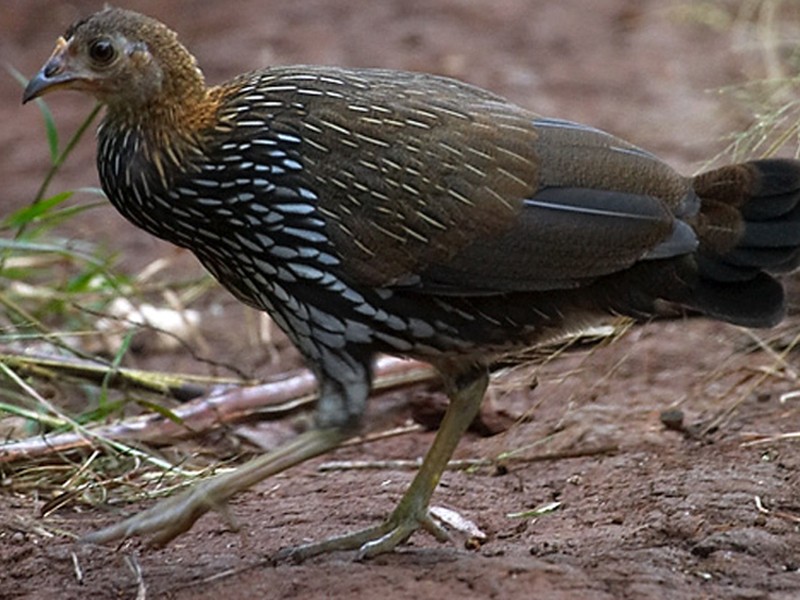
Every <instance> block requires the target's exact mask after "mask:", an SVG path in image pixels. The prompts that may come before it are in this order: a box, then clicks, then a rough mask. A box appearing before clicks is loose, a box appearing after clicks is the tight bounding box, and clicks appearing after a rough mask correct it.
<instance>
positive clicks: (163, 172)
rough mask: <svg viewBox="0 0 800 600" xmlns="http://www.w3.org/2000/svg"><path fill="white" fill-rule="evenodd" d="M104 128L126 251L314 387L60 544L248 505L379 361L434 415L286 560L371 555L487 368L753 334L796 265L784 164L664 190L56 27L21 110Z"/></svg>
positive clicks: (504, 138)
mask: <svg viewBox="0 0 800 600" xmlns="http://www.w3.org/2000/svg"><path fill="white" fill-rule="evenodd" d="M56 90H76V91H79V92H82V93H85V94H88V95H90V96H93V97H94V98H95V99H97V100H98V101H99V102H100V103H102V104H104V105H105V107H106V108H105V113H104V117H103V120H102V122H101V125H100V127H99V131H98V141H97V168H98V172H99V177H100V181H101V185H102V188H103V190H104V191H105V194H106V196H107V197H108V200H109V201H110V202H111V204H112V205H113V206H114V207H116V209H117V210H118V211H119V212H120V213H121V214H122V215H123V216H124V217H126V218H127V219H128V220H129V221H130V222H131V223H133V224H134V225H135V226H137V227H139V228H141V229H143V230H145V231H147V232H149V233H150V234H152V235H155V236H157V237H159V238H162V239H164V240H167V241H169V242H172V243H173V244H176V245H177V246H180V247H183V248H187V249H189V250H190V251H192V252H193V253H194V254H195V255H196V256H197V258H198V259H199V261H200V262H201V263H202V264H203V265H204V266H205V268H206V269H207V270H208V271H209V272H210V273H211V274H212V275H213V276H214V277H215V278H216V279H217V280H218V281H219V283H220V284H222V286H223V287H225V288H227V289H228V290H229V291H230V292H231V293H232V294H233V295H234V296H235V297H236V298H238V299H239V300H241V301H242V302H244V303H245V304H247V305H249V306H251V307H254V308H256V309H258V310H261V311H265V312H267V313H268V314H269V315H270V316H271V317H272V319H274V321H275V322H276V323H277V324H278V325H279V326H280V327H281V328H282V329H283V331H284V332H285V333H286V334H287V335H288V337H289V338H290V339H291V341H292V343H293V344H294V345H295V346H296V347H297V349H298V350H299V351H300V353H301V354H302V356H303V358H304V359H305V361H306V363H307V364H308V366H309V368H310V369H311V370H312V372H313V373H314V375H315V377H316V379H317V383H318V393H319V399H318V404H317V408H316V412H315V416H314V424H313V426H312V427H311V428H310V429H309V430H308V431H306V432H304V433H300V434H298V435H297V436H296V437H295V438H293V439H292V440H291V441H289V442H287V443H286V444H284V445H282V446H280V447H278V448H277V449H275V450H273V451H271V452H268V453H266V454H264V455H261V456H258V457H256V458H254V459H251V461H250V462H248V463H245V464H243V465H242V466H240V467H238V469H237V470H234V471H233V472H230V473H226V474H223V475H219V476H217V477H216V478H212V479H210V480H207V481H205V482H202V483H201V484H199V485H198V486H196V487H194V488H192V489H190V490H188V491H186V492H184V493H182V494H179V495H176V496H173V497H171V498H168V499H166V500H163V501H161V502H159V503H157V504H155V505H154V506H152V507H150V508H149V509H147V510H145V511H143V512H141V513H139V514H136V515H133V516H131V517H129V518H128V519H126V520H123V521H121V522H118V523H115V524H112V525H110V526H107V527H106V528H104V529H101V530H99V531H95V532H93V533H90V534H89V535H88V536H86V537H85V538H84V539H85V540H86V541H89V542H93V543H108V542H111V541H118V540H123V539H126V538H128V537H131V536H150V539H151V541H152V542H153V543H156V544H165V543H167V542H169V541H170V540H171V539H173V538H175V537H176V536H178V535H180V534H182V533H183V532H185V531H186V530H188V529H189V528H190V527H191V526H192V525H193V523H194V522H195V521H196V520H197V519H198V518H200V517H201V516H202V515H203V514H204V513H206V512H208V511H210V510H215V511H219V512H222V513H223V514H224V513H225V511H226V505H227V501H228V500H229V499H230V498H231V497H232V496H233V495H235V494H237V493H240V492H242V491H244V490H246V489H248V488H250V487H251V486H253V485H254V484H256V483H257V482H259V481H261V480H263V479H264V478H266V477H269V476H271V475H273V474H275V473H277V472H280V471H283V470H285V469H287V468H289V467H291V466H293V465H296V464H298V463H300V462H303V461H305V460H307V459H309V458H311V457H314V456H317V455H320V454H322V453H324V452H328V451H330V450H332V449H334V448H336V447H337V446H339V445H340V444H341V443H342V442H343V441H345V440H346V439H348V438H350V437H352V436H353V435H355V434H357V433H358V431H359V428H360V427H361V425H362V416H363V413H364V410H365V405H366V402H367V399H368V396H369V393H370V389H371V385H372V364H373V360H374V358H375V357H376V355H377V354H379V353H387V354H394V355H398V356H403V357H411V358H415V359H419V360H422V361H426V362H428V363H429V364H431V365H432V366H433V367H434V368H435V369H436V370H437V371H438V373H439V375H440V377H441V380H442V384H443V389H444V390H445V393H446V394H447V396H448V398H449V406H448V409H447V411H446V414H445V416H444V418H443V420H442V422H441V425H440V427H439V430H438V432H437V433H436V435H435V437H434V440H433V442H432V445H431V447H430V449H429V450H428V452H427V454H426V456H425V458H424V460H423V462H422V464H421V467H420V469H419V471H418V472H417V474H416V475H415V477H414V479H413V480H412V482H411V483H410V485H409V486H408V488H407V490H406V492H405V494H404V495H403V496H402V498H401V499H400V500H399V502H398V503H397V505H396V507H395V508H394V510H393V511H392V512H391V514H390V515H389V516H388V517H387V518H386V519H385V520H384V521H383V522H381V523H379V524H377V525H375V526H372V527H368V528H366V529H363V530H358V531H354V532H350V533H345V534H341V535H337V536H334V537H331V538H329V539H325V540H322V541H314V542H311V543H307V544H304V545H300V546H296V547H293V548H290V549H289V550H288V551H287V552H286V553H285V555H287V556H292V557H294V558H296V559H298V560H302V559H304V558H307V557H310V556H314V555H318V554H321V553H327V552H334V551H355V552H356V553H357V556H359V557H361V558H369V557H372V556H375V555H378V554H381V553H385V552H391V551H393V550H394V549H395V548H397V546H398V545H400V544H402V543H404V542H405V541H407V540H408V538H409V537H410V536H411V535H412V534H413V533H414V532H415V531H417V530H420V529H422V530H425V531H427V532H429V533H431V534H432V535H433V536H434V537H435V538H436V539H437V540H439V541H447V540H448V539H450V534H449V533H448V531H447V530H446V529H445V528H444V527H443V526H442V525H441V524H440V523H438V522H437V521H436V520H435V519H434V518H433V517H432V516H431V513H430V511H429V505H430V501H431V497H432V495H433V493H434V490H435V488H436V487H437V484H438V482H439V480H440V477H441V475H442V472H443V470H444V469H445V467H446V464H447V462H448V460H449V459H450V458H451V456H452V454H453V452H454V450H455V448H456V446H457V444H458V442H459V439H460V438H461V436H462V434H463V433H464V431H465V430H466V428H467V427H468V425H469V423H470V422H471V421H472V420H473V418H474V417H475V415H476V413H477V411H478V409H479V407H480V404H481V401H482V399H483V397H484V394H485V392H486V389H487V385H488V382H489V375H490V372H491V369H492V365H493V364H496V362H497V361H498V360H501V359H502V360H507V359H508V358H509V357H514V356H515V355H518V354H520V353H524V351H525V349H528V348H531V347H535V346H537V345H540V344H543V343H546V342H549V341H553V340H558V339H560V338H562V337H563V336H565V335H568V334H570V333H574V332H577V331H580V330H582V329H584V328H586V327H589V326H592V325H593V324H596V323H598V322H600V321H603V320H605V319H609V318H616V317H629V318H632V319H634V320H637V321H647V320H650V319H653V318H673V317H680V316H682V315H687V314H691V315H704V316H706V317H709V318H712V319H716V320H720V321H725V322H728V323H732V324H735V325H740V326H743V327H771V326H774V325H775V324H777V323H778V322H780V321H781V319H782V318H783V316H784V315H785V312H786V298H785V292H784V288H783V285H782V284H781V282H780V279H779V275H780V274H781V273H786V272H789V271H791V270H793V269H795V268H796V267H797V265H798V263H800V162H798V161H797V160H793V159H782V158H762V159H755V160H750V161H747V162H740V163H735V164H729V165H726V166H722V167H719V168H716V169H713V170H710V171H706V172H703V173H701V174H699V175H696V176H685V175H682V174H680V173H678V172H677V171H676V170H675V169H673V168H672V167H671V166H669V165H668V164H666V163H665V162H664V161H662V160H660V159H659V158H657V157H656V156H654V155H653V154H651V153H650V152H648V151H646V150H644V149H641V148H639V147H638V146H636V145H634V144H631V143H629V142H627V141H624V140H622V139H620V138H618V137H616V136H614V135H611V134H609V133H606V132H604V131H601V130H599V129H596V128H594V127H590V126H587V125H583V124H579V123H575V122H572V121H567V120H563V119H558V118H552V117H547V116H542V115H539V114H538V113H535V112H532V111H530V110H528V109H526V108H523V107H521V106H518V105H516V104H514V103H512V102H510V101H508V100H506V99H504V98H503V97H501V96H498V95H496V94H494V93H492V92H490V91H486V90H483V89H480V88H478V87H474V86H472V85H469V84H467V83H463V82H460V81H456V80H454V79H450V78H446V77H442V76H437V75H432V74H425V73H417V72H405V71H396V70H386V69H377V68H346V67H334V66H314V65H299V66H272V67H268V68H265V69H262V70H256V71H252V72H249V73H246V74H243V75H240V76H237V77H234V78H233V79H231V80H229V81H227V82H224V83H221V84H217V85H210V84H207V83H206V80H205V78H204V75H203V73H202V71H201V70H200V68H199V66H198V63H197V61H196V59H195V58H194V57H193V56H192V54H191V53H190V52H189V51H188V50H187V49H186V47H185V46H184V45H182V43H181V42H180V41H179V40H178V37H177V34H176V33H175V32H174V31H173V30H171V29H170V28H169V27H167V26H166V25H164V24H163V23H161V22H160V21H158V20H156V19H153V18H151V17H148V16H144V15H141V14H138V13H136V12H132V11H128V10H122V9H118V8H110V7H107V8H105V9H103V10H101V11H99V12H96V13H94V14H91V15H90V16H88V17H86V18H83V19H81V20H79V21H77V22H75V23H74V24H73V25H71V26H70V27H69V28H68V29H67V30H66V32H65V33H64V34H63V36H61V37H60V38H59V39H58V40H57V42H56V46H55V49H54V50H53V52H52V55H51V56H50V57H49V59H47V61H46V62H45V64H44V66H43V67H42V68H41V70H40V71H39V72H38V73H37V74H36V75H35V76H34V77H33V78H31V79H30V81H29V82H28V84H27V87H26V88H25V91H24V94H23V102H28V101H30V100H32V99H34V98H38V97H40V96H42V95H44V94H46V93H50V92H53V91H56Z"/></svg>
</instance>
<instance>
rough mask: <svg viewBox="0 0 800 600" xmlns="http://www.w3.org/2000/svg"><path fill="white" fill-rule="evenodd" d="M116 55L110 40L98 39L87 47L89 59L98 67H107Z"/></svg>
mask: <svg viewBox="0 0 800 600" xmlns="http://www.w3.org/2000/svg"><path fill="white" fill-rule="evenodd" d="M116 55H117V52H116V50H115V49H114V44H112V43H111V40H108V39H105V38H100V39H98V40H94V41H93V42H92V43H91V44H90V45H89V58H91V59H92V61H93V62H95V63H96V64H98V65H107V64H109V63H110V62H111V61H112V60H114V57H115V56H116Z"/></svg>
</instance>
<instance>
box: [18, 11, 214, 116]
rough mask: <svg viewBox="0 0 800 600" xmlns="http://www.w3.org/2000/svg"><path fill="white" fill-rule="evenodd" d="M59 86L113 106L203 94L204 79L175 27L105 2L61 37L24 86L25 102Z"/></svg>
mask: <svg viewBox="0 0 800 600" xmlns="http://www.w3.org/2000/svg"><path fill="white" fill-rule="evenodd" d="M59 89H70V90H77V91H81V92H85V93H88V94H91V95H92V96H94V97H95V98H97V99H98V100H99V101H100V102H103V103H104V104H107V105H108V106H109V107H110V108H111V109H112V110H114V109H115V108H125V109H126V110H128V111H130V110H141V109H146V108H147V107H148V106H149V105H157V104H158V103H159V102H163V101H164V100H165V99H170V100H171V101H172V102H179V101H182V100H184V99H185V97H186V95H190V94H193V93H196V94H202V92H203V89H204V81H203V76H202V73H200V71H199V69H198V68H197V65H196V63H195V60H194V58H193V57H192V56H191V54H189V52H188V51H187V50H186V49H185V48H184V47H183V46H182V45H181V44H180V43H179V42H178V40H177V36H176V34H175V33H174V32H173V31H171V30H170V29H168V28H167V27H166V26H164V25H163V24H162V23H160V22H158V21H156V20H155V19H151V18H149V17H146V16H144V15H140V14H138V13H135V12H131V11H127V10H121V9H117V8H106V9H104V10H102V11H100V12H97V13H95V14H93V15H92V16H90V17H88V18H86V19H82V20H80V21H78V22H76V23H74V24H73V25H72V26H71V27H70V28H69V29H68V30H67V31H66V33H65V34H64V35H63V36H62V37H61V38H59V39H58V41H57V43H56V47H55V49H54V50H53V53H52V55H51V56H50V58H49V59H48V60H47V62H46V63H45V64H44V66H43V67H42V68H41V70H40V71H39V72H38V73H37V74H36V75H35V76H34V77H33V78H32V79H31V80H30V82H29V83H28V85H27V87H26V88H25V92H24V94H23V102H28V101H30V100H32V99H34V98H38V97H39V96H42V95H44V94H46V93H49V92H51V91H55V90H59Z"/></svg>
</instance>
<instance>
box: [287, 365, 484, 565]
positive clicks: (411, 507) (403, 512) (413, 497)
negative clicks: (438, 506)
mask: <svg viewBox="0 0 800 600" xmlns="http://www.w3.org/2000/svg"><path fill="white" fill-rule="evenodd" d="M443 376H444V379H445V385H446V388H447V390H448V396H449V397H450V405H449V407H448V409H447V412H446V413H445V416H444V419H443V420H442V424H441V426H440V427H439V431H438V433H437V434H436V438H435V439H434V441H433V445H432V446H431V448H430V450H428V454H427V455H426V456H425V460H424V461H423V463H422V466H421V467H420V469H419V472H418V473H417V475H416V477H415V478H414V480H413V481H412V482H411V485H410V486H409V488H408V489H407V490H406V493H405V494H404V495H403V497H402V498H401V500H400V502H399V503H398V504H397V506H396V507H395V509H394V511H393V512H392V514H391V515H390V516H389V518H388V519H387V520H386V521H385V522H384V523H382V524H380V525H378V526H376V527H369V528H367V529H364V530H361V531H356V532H353V533H350V534H345V535H342V536H336V537H332V538H329V539H327V540H323V541H322V542H317V543H311V544H307V545H303V546H298V547H296V548H288V549H286V550H283V551H281V552H280V553H279V555H278V559H281V558H290V559H293V560H304V559H306V558H310V557H312V556H316V555H318V554H323V553H326V552H333V551H339V550H356V549H357V550H358V556H359V558H369V557H372V556H377V555H378V554H382V553H384V552H389V551H391V550H393V549H394V548H395V547H396V546H397V545H398V544H400V543H402V542H404V541H405V540H406V539H408V537H409V536H410V535H411V534H412V533H413V532H414V531H416V530H417V529H419V528H420V527H422V528H423V529H425V530H427V531H429V532H430V533H431V534H432V535H433V536H434V537H435V538H436V539H437V540H439V541H448V540H449V539H450V536H449V535H448V533H447V532H446V531H445V530H444V529H443V528H442V527H441V526H440V525H439V524H437V523H436V522H435V521H434V520H433V519H432V517H431V515H430V513H429V511H428V505H429V503H430V500H431V495H432V494H433V491H434V489H436V486H437V485H438V484H439V479H440V478H441V476H442V472H443V471H444V470H445V468H446V467H447V463H448V461H449V460H450V457H451V456H452V455H453V452H454V451H455V449H456V446H457V445H458V442H459V440H460V439H461V436H462V435H463V434H464V432H465V431H466V430H467V427H469V424H470V423H471V422H472V420H473V419H474V418H475V415H477V413H478V410H479V408H480V405H481V401H482V400H483V396H484V393H485V392H486V386H487V384H488V381H489V377H488V373H487V372H486V370H485V369H484V368H482V367H480V368H478V367H475V368H473V369H471V370H469V371H468V372H466V373H464V372H462V373H460V375H458V376H454V375H451V374H450V373H448V372H447V371H444V372H443Z"/></svg>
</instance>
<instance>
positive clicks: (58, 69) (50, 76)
mask: <svg viewBox="0 0 800 600" xmlns="http://www.w3.org/2000/svg"><path fill="white" fill-rule="evenodd" d="M68 48H69V43H68V42H67V40H65V39H64V38H63V37H60V38H58V42H56V47H55V50H53V53H52V54H51V55H50V58H48V59H47V62H46V63H45V64H44V66H43V67H42V68H41V70H40V71H39V72H38V73H37V74H36V75H34V76H33V78H32V79H31V80H30V81H29V82H28V85H27V86H26V87H25V92H23V94H22V103H23V104H25V103H26V102H30V101H31V100H33V99H34V98H38V97H39V96H42V95H44V94H46V93H48V92H52V91H53V90H56V89H58V88H61V87H64V86H67V85H69V84H70V83H73V82H74V81H76V80H77V79H78V78H79V76H78V75H77V74H76V73H74V72H73V71H71V70H70V69H69V68H68V60H67V59H68V53H67V49H68Z"/></svg>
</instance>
